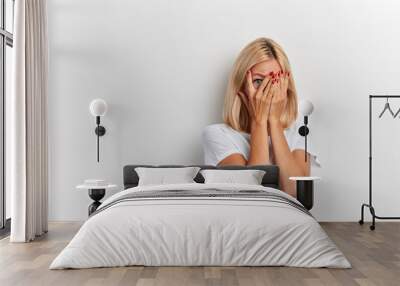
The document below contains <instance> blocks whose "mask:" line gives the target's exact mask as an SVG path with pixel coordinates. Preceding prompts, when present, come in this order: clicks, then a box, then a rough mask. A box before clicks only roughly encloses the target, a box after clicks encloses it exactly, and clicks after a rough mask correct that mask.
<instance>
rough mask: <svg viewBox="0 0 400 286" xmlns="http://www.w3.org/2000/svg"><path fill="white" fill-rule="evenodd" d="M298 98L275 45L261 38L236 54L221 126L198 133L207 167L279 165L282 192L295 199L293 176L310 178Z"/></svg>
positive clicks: (311, 157)
mask: <svg viewBox="0 0 400 286" xmlns="http://www.w3.org/2000/svg"><path fill="white" fill-rule="evenodd" d="M296 118H297V94H296V89H295V86H294V80H293V74H292V72H291V69H290V66H289V60H288V58H287V56H286V54H285V52H284V51H283V49H282V48H281V47H280V46H279V45H278V44H277V43H276V42H274V41H273V40H271V39H268V38H259V39H256V40H255V41H253V42H251V43H250V44H248V45H247V46H246V47H245V48H244V49H243V50H242V51H241V52H240V54H239V56H238V58H237V59H236V62H235V64H234V67H233V70H232V73H231V75H230V78H229V82H228V87H227V91H226V94H225V102H224V110H223V120H224V123H220V124H213V125H209V126H207V127H206V128H205V129H204V130H203V133H202V139H203V149H204V156H205V164H210V165H219V166H223V165H266V164H274V165H278V166H279V169H280V178H279V181H280V186H281V188H282V190H283V191H285V192H286V193H288V194H290V195H292V196H294V197H296V190H295V185H294V182H292V181H290V180H289V177H291V176H309V175H310V162H312V163H313V164H317V165H318V162H317V159H316V156H315V154H314V153H313V152H312V149H309V151H308V152H307V156H308V160H307V162H305V160H304V157H305V154H304V153H305V151H304V137H302V136H300V135H299V134H298V128H299V124H296Z"/></svg>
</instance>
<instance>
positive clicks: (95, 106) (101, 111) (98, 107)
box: [89, 98, 107, 162]
mask: <svg viewBox="0 0 400 286" xmlns="http://www.w3.org/2000/svg"><path fill="white" fill-rule="evenodd" d="M89 110H90V113H91V114H92V115H93V116H95V117H96V125H97V127H96V129H95V130H94V133H95V134H96V135H97V162H99V138H100V136H103V135H104V134H106V129H105V128H104V126H101V125H100V117H101V116H104V115H105V114H106V112H107V102H105V101H104V100H103V99H100V98H97V99H94V100H92V102H91V103H90V106H89Z"/></svg>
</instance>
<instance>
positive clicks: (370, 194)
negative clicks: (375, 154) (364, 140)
mask: <svg viewBox="0 0 400 286" xmlns="http://www.w3.org/2000/svg"><path fill="white" fill-rule="evenodd" d="M382 98H384V99H389V98H400V95H370V96H369V203H368V204H366V203H364V204H362V206H361V219H360V220H359V224H364V207H367V208H369V211H370V212H371V215H372V225H370V226H369V228H370V229H371V230H374V229H375V219H400V217H390V216H378V215H376V213H375V208H374V207H373V205H372V101H373V99H382Z"/></svg>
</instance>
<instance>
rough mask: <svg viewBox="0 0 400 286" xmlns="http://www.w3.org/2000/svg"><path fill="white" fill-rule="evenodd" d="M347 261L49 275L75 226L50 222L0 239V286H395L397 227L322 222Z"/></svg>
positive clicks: (398, 281) (398, 278) (398, 274)
mask: <svg viewBox="0 0 400 286" xmlns="http://www.w3.org/2000/svg"><path fill="white" fill-rule="evenodd" d="M321 225H322V227H323V228H324V229H325V231H326V232H327V233H328V234H329V236H330V237H331V239H332V240H333V241H334V242H335V243H336V244H337V245H338V247H339V248H340V249H341V250H342V251H343V252H344V254H345V255H346V257H347V258H348V259H349V261H350V262H351V264H352V266H353V268H352V269H346V270H344V269H307V268H290V267H142V266H137V267H118V268H100V269H85V270H52V271H51V270H49V269H48V267H49V265H50V263H51V261H52V260H53V259H54V258H55V256H56V255H57V254H58V253H59V252H60V251H61V250H62V249H63V248H64V247H65V246H66V244H67V243H68V242H69V241H70V240H71V238H72V237H73V236H74V234H75V233H76V232H77V231H78V229H79V227H80V226H81V224H80V223H50V225H49V232H48V233H47V234H46V235H45V236H43V237H41V238H38V239H37V240H35V241H34V242H32V243H9V239H8V238H4V239H2V240H0V285H2V286H8V285H10V286H11V285H12V286H17V285H29V286H34V285H40V286H45V285H57V286H62V285H67V286H73V285H85V286H88V285H96V286H98V285H136V286H155V285H157V286H162V285H165V286H180V285H199V286H214V285H227V286H236V285H237V286H250V285H252V286H253V285H254V286H264V285H290V286H292V285H305V286H318V285H329V286H330V285H346V286H351V285H361V286H371V285H372V286H373V285H376V286H380V285H382V286H383V285H384V286H391V285H395V286H398V285H400V222H379V223H378V224H377V228H376V230H375V231H370V230H369V228H368V224H366V225H362V226H360V225H359V224H358V223H345V222H340V223H339V222H338V223H321Z"/></svg>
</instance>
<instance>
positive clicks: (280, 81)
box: [268, 71, 289, 124]
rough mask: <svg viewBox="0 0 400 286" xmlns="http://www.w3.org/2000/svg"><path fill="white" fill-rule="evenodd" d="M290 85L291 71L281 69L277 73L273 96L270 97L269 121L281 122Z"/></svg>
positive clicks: (272, 91)
mask: <svg viewBox="0 0 400 286" xmlns="http://www.w3.org/2000/svg"><path fill="white" fill-rule="evenodd" d="M288 85H289V72H284V71H279V72H278V73H277V74H275V77H274V80H273V87H272V90H271V96H270V97H269V98H268V102H269V104H268V105H269V115H268V122H269V123H271V124H274V123H279V122H280V118H281V116H282V113H283V111H284V110H285V106H286V102H287V89H288Z"/></svg>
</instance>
